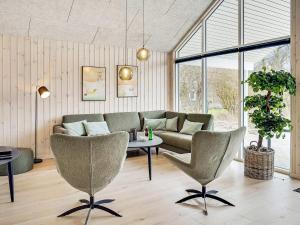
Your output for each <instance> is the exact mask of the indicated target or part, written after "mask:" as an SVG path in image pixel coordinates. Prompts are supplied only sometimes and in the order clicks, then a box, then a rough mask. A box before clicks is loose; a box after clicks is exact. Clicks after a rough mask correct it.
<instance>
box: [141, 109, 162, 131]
mask: <svg viewBox="0 0 300 225" xmlns="http://www.w3.org/2000/svg"><path fill="white" fill-rule="evenodd" d="M139 117H140V121H141V127H144V118H147V119H161V118H165V117H166V111H164V110H156V111H146V112H139Z"/></svg>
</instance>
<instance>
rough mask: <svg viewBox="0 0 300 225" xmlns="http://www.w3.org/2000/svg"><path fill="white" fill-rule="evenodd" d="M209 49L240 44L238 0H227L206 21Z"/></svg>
mask: <svg viewBox="0 0 300 225" xmlns="http://www.w3.org/2000/svg"><path fill="white" fill-rule="evenodd" d="M206 26H207V28H206V29H207V31H206V32H207V33H206V36H207V38H206V39H207V41H206V43H207V51H212V50H217V49H222V48H227V47H232V46H236V45H238V0H225V1H223V2H222V4H221V5H220V6H219V7H218V8H217V9H216V10H215V11H214V12H213V13H212V15H211V16H210V17H209V18H208V19H207V21H206Z"/></svg>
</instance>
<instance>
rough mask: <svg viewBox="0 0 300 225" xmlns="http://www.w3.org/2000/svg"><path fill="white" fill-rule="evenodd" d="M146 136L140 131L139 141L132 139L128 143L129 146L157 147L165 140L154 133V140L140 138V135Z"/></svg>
mask: <svg viewBox="0 0 300 225" xmlns="http://www.w3.org/2000/svg"><path fill="white" fill-rule="evenodd" d="M141 136H142V137H145V135H143V134H141V133H138V140H137V141H130V142H129V143H128V148H147V147H155V146H158V145H160V144H162V143H163V140H162V139H161V138H160V137H158V136H155V135H153V140H151V141H150V140H146V141H141V140H139V137H141Z"/></svg>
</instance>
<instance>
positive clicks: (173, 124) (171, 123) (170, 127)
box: [166, 116, 178, 131]
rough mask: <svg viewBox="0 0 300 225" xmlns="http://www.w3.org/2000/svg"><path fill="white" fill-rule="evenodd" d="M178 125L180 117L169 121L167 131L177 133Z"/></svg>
mask: <svg viewBox="0 0 300 225" xmlns="http://www.w3.org/2000/svg"><path fill="white" fill-rule="evenodd" d="M177 123H178V117H177V116H176V117H174V118H171V119H167V121H166V130H169V131H177Z"/></svg>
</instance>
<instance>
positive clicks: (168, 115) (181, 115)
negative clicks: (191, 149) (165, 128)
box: [166, 111, 187, 131]
mask: <svg viewBox="0 0 300 225" xmlns="http://www.w3.org/2000/svg"><path fill="white" fill-rule="evenodd" d="M186 116H187V115H186V114H185V113H178V112H170V111H167V112H166V118H167V119H171V118H174V117H178V124H177V131H179V130H181V129H182V127H183V123H184V121H185V119H186Z"/></svg>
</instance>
